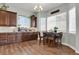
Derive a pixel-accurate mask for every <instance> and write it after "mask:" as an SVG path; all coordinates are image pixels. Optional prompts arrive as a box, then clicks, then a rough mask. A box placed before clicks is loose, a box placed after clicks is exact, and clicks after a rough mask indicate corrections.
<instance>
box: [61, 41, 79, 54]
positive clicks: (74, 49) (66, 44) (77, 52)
mask: <svg viewBox="0 0 79 59" xmlns="http://www.w3.org/2000/svg"><path fill="white" fill-rule="evenodd" d="M62 44H63V45H66V46H68V47H70V48H72V49H73V50H75V52H76V53H78V54H79V51H77V49H76V48H74V47H73V46H71V45H69V44H67V43H62Z"/></svg>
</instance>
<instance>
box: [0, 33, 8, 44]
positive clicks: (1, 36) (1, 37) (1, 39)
mask: <svg viewBox="0 0 79 59" xmlns="http://www.w3.org/2000/svg"><path fill="white" fill-rule="evenodd" d="M6 43H7V34H6V33H0V45H4V44H6Z"/></svg>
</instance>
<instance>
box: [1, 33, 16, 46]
mask: <svg viewBox="0 0 79 59" xmlns="http://www.w3.org/2000/svg"><path fill="white" fill-rule="evenodd" d="M15 42H16V33H0V45H5V44H10V43H15Z"/></svg>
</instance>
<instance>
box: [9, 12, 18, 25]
mask: <svg viewBox="0 0 79 59" xmlns="http://www.w3.org/2000/svg"><path fill="white" fill-rule="evenodd" d="M16 16H17V15H16V13H13V12H9V19H10V20H9V25H10V26H16V21H17V20H16Z"/></svg>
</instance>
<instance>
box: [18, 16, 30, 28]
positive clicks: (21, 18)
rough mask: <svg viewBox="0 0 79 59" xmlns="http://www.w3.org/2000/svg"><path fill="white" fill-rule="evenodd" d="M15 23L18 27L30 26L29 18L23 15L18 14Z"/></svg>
mask: <svg viewBox="0 0 79 59" xmlns="http://www.w3.org/2000/svg"><path fill="white" fill-rule="evenodd" d="M17 25H18V26H20V27H27V28H29V27H30V19H29V18H27V17H25V16H18V20H17Z"/></svg>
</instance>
